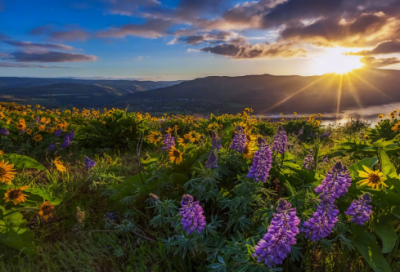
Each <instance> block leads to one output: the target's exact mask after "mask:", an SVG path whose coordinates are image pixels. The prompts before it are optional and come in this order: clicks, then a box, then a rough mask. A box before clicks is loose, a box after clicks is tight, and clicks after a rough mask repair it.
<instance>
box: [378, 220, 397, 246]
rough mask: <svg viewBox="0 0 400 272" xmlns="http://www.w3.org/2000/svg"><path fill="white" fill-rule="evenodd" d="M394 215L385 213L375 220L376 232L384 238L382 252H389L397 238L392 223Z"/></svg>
mask: <svg viewBox="0 0 400 272" xmlns="http://www.w3.org/2000/svg"><path fill="white" fill-rule="evenodd" d="M391 219H392V216H390V215H384V216H378V217H377V218H376V219H375V220H374V221H373V222H374V229H375V233H376V234H377V235H378V236H379V238H381V240H382V245H383V247H382V253H389V252H391V251H392V250H393V247H394V245H395V243H396V240H397V235H396V231H395V229H394V227H393V225H392V220H391Z"/></svg>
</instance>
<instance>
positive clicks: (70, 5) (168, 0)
mask: <svg viewBox="0 0 400 272" xmlns="http://www.w3.org/2000/svg"><path fill="white" fill-rule="evenodd" d="M399 18H400V4H399V1H394V0H381V1H379V2H371V1H367V0H353V1H345V0H337V1H331V0H260V1H251V2H247V1H233V0H159V1H157V0H82V1H67V0H59V1H48V0H37V1H23V0H0V22H1V23H0V75H1V76H31V77H69V76H70V77H88V78H91V77H106V78H107V77H110V78H135V79H151V80H178V79H192V78H197V77H205V76H213V75H227V76H240V75H248V74H264V73H269V74H275V75H288V74H290V75H292V74H296V75H315V74H321V73H325V72H335V71H336V70H339V68H341V67H339V66H346V67H349V69H350V68H360V67H362V66H364V67H368V68H382V67H385V68H391V69H397V68H399V63H400V61H399V59H398V54H399V53H400V34H398V33H400V32H399V31H398V30H400V19H399Z"/></svg>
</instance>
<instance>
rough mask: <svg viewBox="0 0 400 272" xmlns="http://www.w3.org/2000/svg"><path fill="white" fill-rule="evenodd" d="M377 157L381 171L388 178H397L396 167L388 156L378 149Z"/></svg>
mask: <svg viewBox="0 0 400 272" xmlns="http://www.w3.org/2000/svg"><path fill="white" fill-rule="evenodd" d="M378 154H379V159H380V161H381V165H382V172H383V174H384V175H386V176H387V177H388V178H397V172H396V168H395V167H394V165H393V163H392V162H391V161H390V159H389V156H388V155H387V154H386V153H385V151H383V150H382V149H379V150H378Z"/></svg>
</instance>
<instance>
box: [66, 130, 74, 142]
mask: <svg viewBox="0 0 400 272" xmlns="http://www.w3.org/2000/svg"><path fill="white" fill-rule="evenodd" d="M67 135H68V138H69V140H70V141H72V139H73V138H74V137H75V131H73V130H71V132H70V133H68V134H67Z"/></svg>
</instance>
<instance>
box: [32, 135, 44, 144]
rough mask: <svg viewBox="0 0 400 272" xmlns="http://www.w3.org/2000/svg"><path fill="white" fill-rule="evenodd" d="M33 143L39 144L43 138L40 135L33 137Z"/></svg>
mask: <svg viewBox="0 0 400 272" xmlns="http://www.w3.org/2000/svg"><path fill="white" fill-rule="evenodd" d="M32 139H33V140H34V141H35V142H37V143H38V142H40V141H42V140H43V137H42V135H40V134H39V135H35V137H33V138H32Z"/></svg>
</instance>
